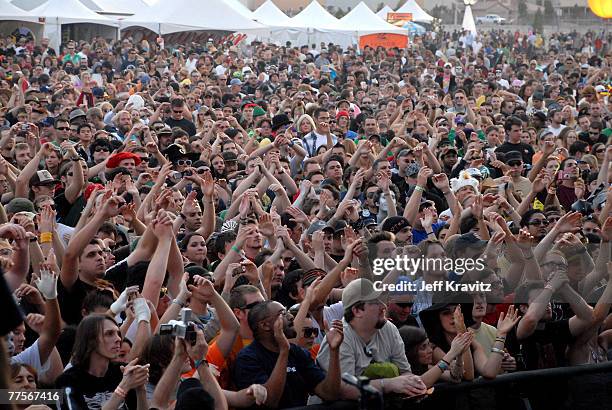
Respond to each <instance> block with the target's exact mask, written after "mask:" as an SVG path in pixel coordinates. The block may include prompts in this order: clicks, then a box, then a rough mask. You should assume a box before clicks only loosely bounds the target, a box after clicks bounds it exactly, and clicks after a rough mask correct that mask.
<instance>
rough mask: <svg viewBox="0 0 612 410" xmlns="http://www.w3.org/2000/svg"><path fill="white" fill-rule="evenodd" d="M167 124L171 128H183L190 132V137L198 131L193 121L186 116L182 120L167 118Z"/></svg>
mask: <svg viewBox="0 0 612 410" xmlns="http://www.w3.org/2000/svg"><path fill="white" fill-rule="evenodd" d="M166 124H168V125H169V126H170V127H171V128H174V127H179V128H181V129H182V130H183V131H185V132H186V133H187V134H189V136H190V137H193V136H194V135H195V134H196V132H197V131H196V127H195V125H193V122H191V121H189V120H187V119H185V118H183V119H181V120H175V119H173V118H168V119H167V120H166Z"/></svg>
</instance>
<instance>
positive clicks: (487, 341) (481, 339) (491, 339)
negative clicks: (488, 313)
mask: <svg viewBox="0 0 612 410" xmlns="http://www.w3.org/2000/svg"><path fill="white" fill-rule="evenodd" d="M496 336H497V329H496V328H495V327H493V326H491V325H487V324H486V323H481V324H480V327H479V328H478V329H475V330H474V340H476V341H477V342H478V343H480V345H481V346H482V348H483V349H484V352H485V354H486V355H487V357H488V356H490V355H491V348H492V347H493V345H494V344H495V337H496Z"/></svg>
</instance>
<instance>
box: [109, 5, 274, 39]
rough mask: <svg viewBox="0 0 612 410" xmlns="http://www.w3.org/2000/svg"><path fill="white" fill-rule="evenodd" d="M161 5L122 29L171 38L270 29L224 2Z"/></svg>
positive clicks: (128, 20)
mask: <svg viewBox="0 0 612 410" xmlns="http://www.w3.org/2000/svg"><path fill="white" fill-rule="evenodd" d="M203 5H204V4H203V3H201V2H199V1H197V0H174V1H165V0H164V1H158V2H157V3H155V4H152V5H151V6H150V7H147V8H146V9H144V10H141V11H139V12H138V13H136V14H135V15H133V16H130V17H128V18H126V19H124V20H122V21H121V26H122V28H126V27H131V26H140V27H145V28H148V29H149V30H152V31H154V32H156V33H160V34H169V33H177V32H181V31H191V30H211V31H215V30H218V31H232V32H236V31H237V32H241V33H262V32H264V33H265V32H266V31H267V29H266V27H265V26H263V25H262V24H259V23H257V22H255V21H253V20H251V19H250V18H248V17H246V16H244V15H243V14H241V13H240V12H238V11H237V10H236V9H235V8H234V7H232V6H230V5H228V4H227V3H226V2H225V1H224V0H206V3H205V6H206V7H203Z"/></svg>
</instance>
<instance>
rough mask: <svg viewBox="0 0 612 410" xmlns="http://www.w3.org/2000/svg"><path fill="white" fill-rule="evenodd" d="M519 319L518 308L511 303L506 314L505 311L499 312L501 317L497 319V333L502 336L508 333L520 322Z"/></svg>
mask: <svg viewBox="0 0 612 410" xmlns="http://www.w3.org/2000/svg"><path fill="white" fill-rule="evenodd" d="M519 319H520V316H519V314H518V310H516V309H515V308H514V305H510V306H509V307H508V312H507V313H506V314H505V315H504V312H501V313H500V314H499V319H498V320H497V335H498V336H502V337H503V336H505V335H507V334H508V332H510V331H511V330H512V328H513V327H514V326H515V325H516V324H517V323H518V321H519Z"/></svg>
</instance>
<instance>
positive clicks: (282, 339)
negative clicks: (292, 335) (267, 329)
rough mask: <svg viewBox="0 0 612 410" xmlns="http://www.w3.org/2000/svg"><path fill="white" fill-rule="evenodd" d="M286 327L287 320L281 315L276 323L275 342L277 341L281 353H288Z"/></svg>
mask: <svg viewBox="0 0 612 410" xmlns="http://www.w3.org/2000/svg"><path fill="white" fill-rule="evenodd" d="M284 327H285V320H284V318H283V316H282V315H280V316H279V317H277V318H276V321H275V322H274V340H276V343H277V344H278V347H279V349H280V350H281V351H288V350H289V340H287V336H285V332H284V331H283V329H284Z"/></svg>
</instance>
